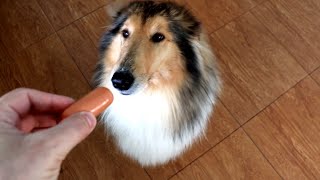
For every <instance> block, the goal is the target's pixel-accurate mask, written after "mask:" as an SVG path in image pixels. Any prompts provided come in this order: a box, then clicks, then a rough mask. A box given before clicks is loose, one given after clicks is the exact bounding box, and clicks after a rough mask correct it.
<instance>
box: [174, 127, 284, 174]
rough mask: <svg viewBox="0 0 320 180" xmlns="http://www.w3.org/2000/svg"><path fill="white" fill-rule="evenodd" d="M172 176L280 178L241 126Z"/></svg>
mask: <svg viewBox="0 0 320 180" xmlns="http://www.w3.org/2000/svg"><path fill="white" fill-rule="evenodd" d="M172 179H226V180H230V179H246V180H248V179H266V180H269V179H272V180H276V179H281V178H280V177H279V175H278V174H277V173H276V172H275V171H274V169H272V167H271V165H270V164H268V162H267V161H266V159H264V157H263V156H262V154H261V153H260V152H259V150H258V149H257V148H256V147H255V145H254V144H253V143H252V141H250V139H249V138H248V136H247V135H246V134H245V133H244V131H243V130H242V129H239V130H238V131H236V132H235V133H233V134H232V135H231V136H230V137H228V138H227V139H225V140H224V141H223V142H221V143H220V144H218V145H217V146H216V147H215V148H213V149H212V150H210V152H208V153H207V154H205V155H204V156H202V157H200V158H199V159H197V160H196V161H195V162H194V163H192V164H191V165H190V166H188V167H186V168H185V169H184V170H183V171H181V172H180V173H178V174H177V175H176V176H174V177H173V178H172Z"/></svg>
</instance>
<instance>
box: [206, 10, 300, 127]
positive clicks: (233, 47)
mask: <svg viewBox="0 0 320 180" xmlns="http://www.w3.org/2000/svg"><path fill="white" fill-rule="evenodd" d="M212 40H213V43H212V44H213V47H215V50H216V52H217V56H218V59H219V63H220V66H221V70H222V73H221V74H222V75H223V79H224V81H225V84H224V91H223V94H222V102H223V103H224V105H225V106H226V107H227V109H228V110H229V111H230V112H231V113H232V114H233V115H234V117H235V118H236V119H237V120H238V121H239V122H240V123H241V124H243V123H245V122H246V121H247V120H249V119H250V118H252V117H253V116H254V115H256V114H257V113H258V112H259V111H261V110H262V109H263V108H265V107H266V106H268V105H269V104H270V103H271V102H272V101H274V100H275V99H276V98H277V97H279V96H280V95H281V94H283V93H284V92H285V91H287V90H288V89H289V88H290V87H292V86H293V85H294V84H296V83H297V82H298V81H299V80H301V79H302V78H303V77H305V76H306V72H305V71H304V70H303V69H302V67H301V66H300V65H299V64H298V63H297V62H296V61H295V59H294V58H293V57H292V56H291V55H290V53H289V52H288V51H287V50H286V49H285V48H284V47H283V46H282V45H281V44H279V42H278V40H277V39H275V38H274V36H273V35H272V34H271V33H270V32H269V31H268V30H267V29H266V28H265V27H264V26H263V25H262V24H261V23H260V22H259V21H258V20H257V19H256V18H255V17H254V16H253V15H252V14H251V13H247V14H245V15H243V16H242V17H240V18H239V19H237V20H235V21H233V22H231V23H230V24H228V25H227V26H226V27H224V28H222V29H220V30H218V31H217V32H215V33H214V34H213V35H212Z"/></svg>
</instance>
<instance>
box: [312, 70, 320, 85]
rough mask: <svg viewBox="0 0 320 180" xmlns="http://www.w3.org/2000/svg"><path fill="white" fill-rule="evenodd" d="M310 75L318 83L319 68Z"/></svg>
mask: <svg viewBox="0 0 320 180" xmlns="http://www.w3.org/2000/svg"><path fill="white" fill-rule="evenodd" d="M311 76H312V78H313V79H314V80H315V81H316V82H317V83H318V84H320V68H318V69H317V70H316V71H315V72H313V73H312V74H311Z"/></svg>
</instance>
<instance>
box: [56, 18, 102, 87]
mask: <svg viewBox="0 0 320 180" xmlns="http://www.w3.org/2000/svg"><path fill="white" fill-rule="evenodd" d="M58 34H59V36H60V38H61V40H62V42H63V43H64V45H65V46H66V48H67V50H68V52H69V53H70V55H71V56H72V58H73V60H74V61H75V63H76V64H77V66H78V67H79V69H80V71H81V72H82V73H83V75H84V76H85V77H86V79H87V81H88V82H89V83H90V84H91V80H92V76H93V72H94V69H95V67H96V63H97V62H98V58H99V56H98V50H97V48H96V47H95V45H94V44H93V43H92V41H91V40H90V38H89V36H88V34H87V32H86V31H85V30H84V27H83V25H82V24H81V22H80V21H76V22H75V23H72V24H71V25H69V26H67V27H66V28H64V29H62V30H60V31H59V32H58Z"/></svg>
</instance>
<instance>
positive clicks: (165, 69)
mask: <svg viewBox="0 0 320 180" xmlns="http://www.w3.org/2000/svg"><path fill="white" fill-rule="evenodd" d="M199 31H200V26H199V23H198V22H197V21H196V20H195V19H194V17H193V16H192V15H191V14H190V13H189V12H187V11H186V10H185V9H184V8H182V7H179V6H176V5H174V4H171V3H156V2H152V1H145V2H133V3H130V4H129V5H128V6H127V7H125V8H123V9H121V10H120V11H119V12H118V13H117V14H116V16H115V17H114V21H113V24H112V26H111V28H110V29H109V30H108V32H107V33H106V34H105V35H104V37H103V41H102V46H101V55H102V61H101V64H100V66H98V73H97V75H98V77H96V78H95V79H99V80H100V81H107V82H104V83H107V84H110V85H111V84H112V86H113V87H114V88H115V89H117V90H118V91H119V92H120V93H121V94H122V95H131V94H134V93H137V92H139V91H151V92H152V91H157V90H159V89H161V90H163V89H164V88H167V89H170V90H177V89H178V88H179V87H180V86H181V84H182V83H183V82H184V81H186V80H187V79H189V78H191V79H193V80H196V79H195V77H197V76H198V73H199V64H198V62H197V61H196V57H195V53H194V50H193V48H192V45H191V41H192V40H193V39H196V38H197V36H198V34H199ZM102 74H103V75H102ZM101 76H103V77H104V78H103V79H102V78H101ZM98 83H101V82H98Z"/></svg>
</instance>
